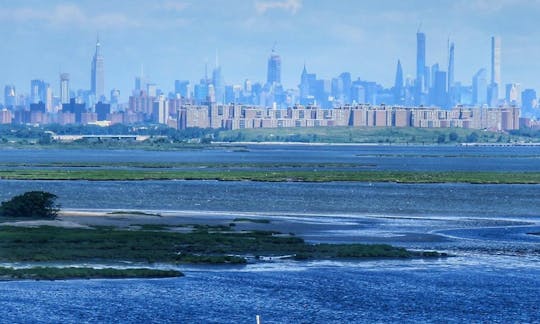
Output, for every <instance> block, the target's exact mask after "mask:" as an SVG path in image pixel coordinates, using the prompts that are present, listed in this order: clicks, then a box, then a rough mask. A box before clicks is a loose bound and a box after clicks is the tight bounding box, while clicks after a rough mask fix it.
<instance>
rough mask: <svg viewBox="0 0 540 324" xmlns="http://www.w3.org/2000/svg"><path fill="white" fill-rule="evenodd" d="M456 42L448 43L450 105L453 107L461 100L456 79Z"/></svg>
mask: <svg viewBox="0 0 540 324" xmlns="http://www.w3.org/2000/svg"><path fill="white" fill-rule="evenodd" d="M454 68H455V66H454V42H451V43H450V42H449V45H448V82H447V85H446V86H447V88H448V103H447V104H448V106H449V107H453V106H454V105H455V104H456V103H458V102H459V99H458V97H459V95H458V91H457V89H456V88H457V87H456V84H455V79H454Z"/></svg>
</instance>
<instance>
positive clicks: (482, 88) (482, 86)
mask: <svg viewBox="0 0 540 324" xmlns="http://www.w3.org/2000/svg"><path fill="white" fill-rule="evenodd" d="M472 85H473V89H472V90H473V91H472V92H473V93H472V102H473V105H478V106H481V105H485V104H486V103H487V72H486V69H480V70H478V72H476V74H475V75H474V77H473V80H472Z"/></svg>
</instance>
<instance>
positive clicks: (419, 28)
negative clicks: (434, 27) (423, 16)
mask: <svg viewBox="0 0 540 324" xmlns="http://www.w3.org/2000/svg"><path fill="white" fill-rule="evenodd" d="M421 29H422V22H420V23H419V24H418V31H417V32H418V33H419V32H420V30H421Z"/></svg>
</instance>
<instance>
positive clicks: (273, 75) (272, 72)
mask: <svg viewBox="0 0 540 324" xmlns="http://www.w3.org/2000/svg"><path fill="white" fill-rule="evenodd" d="M266 83H267V84H269V85H272V84H274V83H276V84H281V57H280V56H279V55H278V54H277V53H276V52H275V51H274V50H273V49H272V54H270V58H269V59H268V73H267V78H266Z"/></svg>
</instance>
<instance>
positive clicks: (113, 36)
mask: <svg viewBox="0 0 540 324" xmlns="http://www.w3.org/2000/svg"><path fill="white" fill-rule="evenodd" d="M122 3H123V2H121V1H120V2H115V4H114V5H112V4H107V5H106V6H105V9H104V11H97V9H96V8H95V5H92V4H91V3H90V2H87V1H82V2H79V3H78V4H77V5H72V4H70V5H66V4H65V3H62V2H55V1H51V2H48V3H47V4H41V3H38V2H37V1H26V2H22V4H16V5H11V6H9V5H8V6H5V8H3V9H1V11H0V27H1V28H2V29H3V30H4V31H5V32H6V33H5V34H6V35H8V39H7V41H6V43H7V44H10V46H9V47H8V50H7V51H5V52H4V53H2V54H0V58H1V57H3V58H4V59H3V61H4V62H6V63H7V64H6V67H5V69H4V70H5V71H4V73H3V74H2V75H0V82H2V84H3V85H7V84H14V85H15V87H16V89H17V92H18V93H21V92H22V93H27V92H28V89H29V80H31V79H42V80H45V81H46V82H48V83H50V84H51V87H52V88H53V91H54V92H55V94H56V95H58V93H59V80H58V79H59V77H58V76H59V74H60V73H62V72H65V73H69V74H70V88H71V89H87V88H88V84H89V82H90V80H89V75H88V62H90V61H91V59H92V52H93V47H94V46H95V37H96V34H97V33H99V34H100V38H101V40H102V43H103V44H104V48H103V56H104V58H105V61H106V73H105V78H106V88H105V94H106V95H108V94H109V93H110V90H111V89H112V88H118V89H120V91H121V98H122V101H126V100H127V97H128V95H129V94H130V93H131V90H133V88H134V86H133V80H134V77H136V76H137V75H138V74H139V72H138V71H139V70H140V67H141V66H144V69H145V71H146V72H145V74H146V75H147V76H148V79H149V80H150V81H151V82H152V83H156V84H157V86H158V87H159V88H161V89H163V90H164V91H168V90H170V89H172V88H173V86H174V80H185V79H187V80H190V81H191V82H192V83H196V82H197V81H198V80H199V79H200V78H201V77H203V76H204V69H205V62H208V63H209V64H208V65H209V66H210V68H212V67H213V64H212V63H210V62H211V61H212V58H213V57H214V55H215V54H214V53H215V52H216V50H217V51H219V54H220V61H221V64H220V66H221V67H222V71H221V72H220V73H221V77H222V78H223V79H224V81H225V82H226V83H227V84H242V82H243V81H244V80H245V79H250V80H252V82H264V81H265V80H266V78H267V75H266V65H267V59H268V56H269V55H270V53H271V50H272V46H274V44H277V45H275V46H276V52H277V53H278V54H280V56H281V62H280V63H281V66H282V76H281V79H282V83H283V85H284V87H285V88H296V87H297V86H298V84H299V81H300V80H299V76H300V74H301V70H302V67H303V64H304V62H305V63H306V65H307V67H308V69H309V71H310V72H314V73H317V75H318V77H320V78H325V79H331V78H332V77H335V76H337V75H339V74H340V73H341V72H344V71H348V72H350V73H351V74H352V75H353V77H354V79H356V78H357V77H360V78H361V79H362V80H370V81H376V82H378V83H380V84H382V85H383V86H384V87H386V88H390V87H391V86H392V85H393V83H394V80H395V64H396V62H397V60H398V59H399V60H400V62H401V64H402V68H403V74H404V78H406V77H407V76H408V77H411V78H414V77H415V75H416V73H415V59H414V58H415V55H416V52H415V50H414V49H415V39H414V33H415V31H416V30H417V29H418V24H419V22H422V27H421V30H422V32H423V33H424V34H425V35H426V57H425V60H426V65H427V66H431V65H432V64H434V63H439V64H440V65H441V66H442V69H443V70H444V69H446V66H447V64H448V62H447V55H448V53H447V51H448V48H447V47H448V45H447V41H448V38H450V39H451V41H452V42H453V43H454V44H455V54H454V55H455V66H454V67H455V72H454V76H453V77H454V79H455V80H456V81H461V82H462V83H463V84H471V80H472V76H473V75H474V74H475V72H476V71H478V70H479V69H480V68H486V69H490V47H491V38H490V37H491V36H493V35H497V36H499V37H500V38H501V39H502V48H503V49H502V72H501V75H502V83H503V85H504V84H507V83H513V82H517V83H521V84H522V88H523V89H524V88H536V89H538V88H540V86H539V85H538V83H540V82H539V81H536V80H535V79H536V78H535V77H534V74H535V73H534V71H535V69H534V68H535V64H536V65H537V64H539V63H537V62H536V60H532V59H530V60H526V61H527V65H528V67H521V65H523V64H522V62H523V60H522V59H519V58H520V57H521V56H522V55H519V54H520V53H521V54H523V53H525V54H526V53H528V52H529V51H527V48H528V47H530V44H528V43H523V44H521V46H520V47H517V46H516V42H517V41H521V40H522V37H523V35H520V34H515V28H512V27H511V26H510V27H509V28H506V29H505V28H502V27H504V25H505V23H504V22H501V23H500V24H499V25H501V26H498V25H496V24H492V26H491V27H492V28H481V29H480V28H479V26H477V24H478V20H477V21H476V22H470V23H468V27H467V26H465V27H467V28H468V29H469V30H472V31H473V32H471V33H468V34H466V35H465V34H464V33H461V32H459V31H454V32H452V31H451V29H455V25H456V24H457V20H456V19H455V17H453V16H452V12H453V11H452V10H450V11H449V12H450V14H449V18H448V19H449V20H448V25H449V26H448V27H443V26H442V25H445V24H442V23H441V22H433V19H431V18H430V17H429V16H426V17H423V15H422V12H424V11H426V10H427V11H430V10H431V11H442V10H443V9H448V8H450V7H451V8H450V9H452V8H454V7H455V6H457V5H461V6H469V7H470V8H469V9H470V10H473V9H474V10H476V11H479V12H482V17H481V19H479V20H482V21H484V20H485V21H490V19H489V17H497V15H499V14H500V13H501V11H503V10H506V9H508V3H507V2H505V1H500V2H489V3H484V4H482V1H476V2H474V1H473V3H474V6H476V7H473V4H467V3H465V2H460V1H457V2H455V3H454V2H452V3H446V2H445V3H443V4H442V5H441V4H439V5H432V6H430V8H427V9H426V8H424V7H425V6H420V2H417V1H411V2H410V3H408V4H407V5H405V4H400V3H398V2H393V1H385V3H386V4H390V3H391V4H393V5H394V7H393V9H385V10H379V11H380V12H379V13H377V14H376V16H378V17H379V18H380V17H385V18H384V19H382V18H381V21H386V24H384V25H385V26H386V25H389V26H386V27H381V26H382V25H379V24H374V25H373V27H372V28H365V25H366V22H365V21H362V20H355V21H354V22H353V21H351V22H347V26H344V25H340V26H339V27H340V28H338V27H336V26H333V25H332V24H330V23H329V24H326V23H325V24H320V25H321V26H319V24H314V22H313V21H312V20H313V18H314V14H316V13H321V12H327V13H328V15H330V16H331V15H335V14H338V13H340V14H341V13H343V12H345V11H344V9H349V10H348V11H355V10H350V9H351V8H350V7H351V6H352V7H353V8H352V9H362V8H363V7H365V6H368V7H369V6H371V7H370V8H369V9H371V10H375V9H381V8H380V7H382V6H380V5H376V4H369V5H367V4H354V5H351V4H349V5H340V4H338V5H336V8H334V9H333V10H332V11H329V8H328V4H326V3H319V4H313V3H309V2H302V1H296V0H295V1H233V3H231V5H232V6H236V7H237V8H238V10H237V11H238V13H235V14H227V15H224V16H223V15H221V16H222V17H221V20H220V21H218V22H213V25H214V27H228V28H225V30H219V28H217V29H216V28H210V29H208V30H203V29H204V28H202V27H199V28H195V27H194V25H193V24H191V23H187V22H186V21H184V23H181V22H178V21H177V23H178V25H174V24H172V23H171V24H169V25H168V24H164V23H161V24H158V23H157V21H156V20H153V19H154V18H155V16H156V15H157V14H158V12H159V13H161V14H162V15H165V16H167V15H170V16H171V17H173V16H174V17H177V18H178V19H180V18H179V17H184V18H186V17H187V18H189V19H191V20H190V21H191V22H194V21H198V20H197V18H198V17H200V15H201V12H200V11H201V10H202V9H206V11H203V12H204V13H205V14H206V17H207V18H210V17H212V16H213V15H218V14H221V12H219V13H218V12H217V11H216V8H214V9H212V8H209V7H210V6H209V5H208V3H206V4H198V3H194V2H189V1H184V2H176V1H161V2H158V3H157V4H155V5H153V7H152V8H154V9H153V10H152V11H150V12H149V14H148V16H147V19H146V21H144V23H143V22H139V23H136V21H139V20H140V19H136V18H137V17H138V18H140V17H141V11H142V9H144V8H146V9H149V8H150V7H149V5H144V4H142V3H141V6H140V8H139V9H137V10H135V9H133V7H134V6H128V5H127V3H124V6H122ZM488 4H489V5H491V6H489V5H488ZM529 4H530V3H529ZM535 4H536V3H533V4H532V5H528V6H527V5H526V4H524V3H523V2H520V1H518V2H514V3H513V6H512V10H514V11H519V10H522V11H523V10H528V11H527V13H526V17H530V16H531V15H532V12H534V11H535V10H537V9H538V8H537V7H538V6H537V5H535ZM482 6H483V7H482ZM203 7H204V8H203ZM397 7H399V8H397ZM398 9H399V13H400V15H403V18H405V17H407V15H409V16H408V18H407V19H397V18H396V17H392V15H391V13H396V12H398ZM460 9H463V8H460ZM470 10H469V12H467V11H466V12H465V16H467V14H470ZM38 12H41V13H42V14H41V15H40V14H37V13H38ZM47 12H50V13H51V18H46V17H45V13H47ZM103 12H106V13H103ZM385 13H386V16H385V15H384V14H385ZM8 14H10V15H8ZM70 14H71V18H68V16H69V15H70ZM240 15H243V16H246V17H248V18H249V19H250V20H249V21H250V23H251V28H247V27H246V26H245V25H242V26H238V25H234V24H232V25H231V24H230V23H231V21H232V20H234V18H235V17H237V16H240ZM62 17H64V18H62ZM122 17H124V18H126V17H129V18H133V20H134V21H135V22H132V23H130V22H129V21H131V20H129V19H128V20H127V21H126V20H125V19H124V18H122ZM168 17H169V16H168ZM187 18H186V19H187ZM414 18H417V19H414ZM454 20H455V21H454ZM524 20H525V22H527V21H528V20H527V19H524ZM152 21H153V22H154V23H152ZM270 21H272V22H273V23H274V25H272V26H268V24H269V22H270ZM293 21H298V23H293ZM389 22H391V24H390V23H389ZM202 24H203V25H206V24H208V23H207V22H204V23H202ZM290 24H293V25H292V27H293V29H292V30H291V31H293V33H290V32H287V31H285V30H284V28H285V25H287V26H288V27H291V25H290ZM143 25H144V26H143ZM323 25H324V28H322V27H323ZM38 26H39V27H42V30H40V31H39V32H35V31H34V32H33V31H30V30H29V29H30V27H34V28H35V27H38ZM67 26H72V27H74V28H72V30H64V29H63V28H65V27H67ZM143 27H145V28H149V30H156V28H158V27H159V28H161V31H160V33H158V34H156V35H155V37H150V38H149V37H148V35H147V33H148V31H147V30H145V31H143V30H142V28H143ZM270 27H272V28H270ZM315 27H317V28H318V29H315V30H313V31H317V32H318V31H322V32H323V33H322V34H321V33H319V34H320V35H319V36H320V38H315V36H316V35H313V34H317V33H316V32H315V33H307V34H309V35H303V34H302V31H306V30H310V29H309V28H315ZM352 27H354V28H353V29H352V30H351V29H350V28H352ZM401 27H404V28H401ZM451 27H452V28H451ZM465 27H463V29H467V28H465ZM306 28H307V29H306ZM444 28H446V29H445V30H443V29H444ZM327 29H331V31H330V30H327ZM226 31H229V32H233V31H234V32H236V34H238V36H236V37H234V36H230V37H228V38H227V39H226V40H227V42H224V41H223V40H220V39H218V36H219V35H220V34H222V33H224V32H226ZM355 31H356V32H357V33H355ZM167 32H175V33H174V34H176V33H178V35H179V36H178V37H157V36H158V35H161V34H162V33H167ZM299 32H300V33H299ZM405 32H406V33H405ZM381 33H382V34H384V35H385V38H384V39H383V40H385V39H388V42H386V41H380V42H379V41H378V42H371V41H369V42H367V41H366V39H371V38H375V37H376V35H379V34H381ZM232 34H234V33H232ZM293 34H294V37H293ZM180 35H181V36H180ZM22 36H24V37H22ZM262 36H264V37H262ZM38 38H39V39H38ZM291 38H295V39H291ZM396 38H398V39H399V40H400V41H399V42H391V41H390V40H392V39H396ZM145 40H146V41H145ZM31 41H32V44H31V45H29V43H30V42H31ZM322 41H324V43H325V44H326V45H324V46H323V45H322V44H321V43H323V42H322ZM330 41H332V42H330ZM44 42H46V43H47V46H45V47H46V48H42V47H44V46H43V43H44ZM366 42H367V43H366ZM135 43H141V44H140V45H139V47H136V46H135V45H136V44H135ZM518 43H519V42H518ZM59 44H60V45H59ZM334 44H336V45H347V46H345V49H343V50H342V51H341V52H340V51H338V50H336V49H335V48H334V47H337V46H333V45H334ZM366 44H368V45H369V46H370V47H369V48H368V50H366V49H365V48H364V49H363V50H362V51H358V52H355V51H354V50H355V49H358V48H359V47H360V46H362V47H363V46H365V45H366ZM143 45H144V46H143ZM371 49H372V50H371ZM380 49H384V50H383V51H381V50H380ZM38 50H39V53H40V59H39V60H36V59H35V58H34V57H33V56H34V55H35V54H36V52H37V51H38ZM345 50H346V51H345ZM343 51H345V52H343ZM298 52H300V53H298ZM15 53H17V54H19V53H21V55H14V54H15ZM10 54H11V55H10ZM173 54H174V55H173ZM529 55H530V54H529ZM28 56H30V57H32V58H34V59H29V60H25V58H26V57H28ZM41 56H43V57H44V58H45V59H42V58H41ZM47 58H50V59H47ZM16 62H25V63H24V64H21V63H16ZM43 62H47V63H46V64H44V63H43ZM516 66H518V67H519V68H515V67H516ZM523 70H526V71H523ZM501 90H502V92H503V93H504V89H499V91H501Z"/></svg>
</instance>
